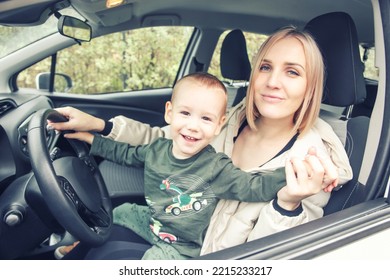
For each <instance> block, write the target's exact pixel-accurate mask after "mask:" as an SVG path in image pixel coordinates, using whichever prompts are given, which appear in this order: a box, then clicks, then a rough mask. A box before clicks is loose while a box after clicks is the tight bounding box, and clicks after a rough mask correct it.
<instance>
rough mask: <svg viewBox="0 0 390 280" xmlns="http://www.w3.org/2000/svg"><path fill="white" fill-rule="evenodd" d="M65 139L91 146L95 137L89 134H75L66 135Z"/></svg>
mask: <svg viewBox="0 0 390 280" xmlns="http://www.w3.org/2000/svg"><path fill="white" fill-rule="evenodd" d="M64 137H65V138H68V139H77V140H80V141H84V142H86V143H88V144H90V145H91V144H92V142H93V139H94V137H95V136H94V135H93V134H92V133H89V132H74V133H67V134H64Z"/></svg>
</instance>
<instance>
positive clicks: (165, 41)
mask: <svg viewBox="0 0 390 280" xmlns="http://www.w3.org/2000/svg"><path fill="white" fill-rule="evenodd" d="M193 30H194V28H192V27H151V28H142V29H136V30H130V31H124V32H118V33H114V34H109V35H106V36H102V37H98V38H95V39H93V40H92V41H91V42H89V43H83V44H82V45H74V46H72V47H70V48H67V49H64V50H62V51H59V52H58V53H57V57H56V60H55V61H56V65H55V69H56V70H55V72H56V75H55V81H54V91H55V92H69V93H77V94H101V93H111V92H124V91H134V90H143V89H157V88H164V87H172V86H173V83H174V81H175V78H176V74H177V71H178V69H179V66H180V63H181V60H182V57H183V55H184V52H185V50H186V47H187V44H188V41H189V39H190V37H191V34H192V32H193ZM51 64H52V57H49V58H46V59H45V60H42V61H41V62H39V63H36V64H35V65H33V66H31V67H29V68H28V69H26V70H24V71H23V72H21V73H20V74H19V76H18V79H17V85H18V87H23V88H39V89H49V81H50V69H51Z"/></svg>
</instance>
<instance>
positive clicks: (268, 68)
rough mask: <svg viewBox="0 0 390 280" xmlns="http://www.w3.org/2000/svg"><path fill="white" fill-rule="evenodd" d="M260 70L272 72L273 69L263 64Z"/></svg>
mask: <svg viewBox="0 0 390 280" xmlns="http://www.w3.org/2000/svg"><path fill="white" fill-rule="evenodd" d="M259 70H260V71H269V70H271V67H270V66H269V65H267V64H263V65H260V67H259Z"/></svg>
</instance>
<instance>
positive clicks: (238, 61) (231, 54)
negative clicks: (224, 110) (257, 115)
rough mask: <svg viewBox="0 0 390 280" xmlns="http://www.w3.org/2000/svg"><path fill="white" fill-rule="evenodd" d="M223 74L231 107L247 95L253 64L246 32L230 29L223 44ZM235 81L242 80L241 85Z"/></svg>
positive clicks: (221, 56)
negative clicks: (249, 55) (247, 44)
mask: <svg viewBox="0 0 390 280" xmlns="http://www.w3.org/2000/svg"><path fill="white" fill-rule="evenodd" d="M220 68H221V74H222V76H223V77H224V78H225V79H229V80H231V82H229V83H226V82H225V85H226V89H227V91H228V96H229V100H228V103H229V107H233V106H235V105H237V104H238V103H239V102H240V101H241V100H242V99H243V98H244V97H245V95H246V90H247V84H248V81H249V77H250V75H251V64H250V61H249V57H248V51H247V46H246V40H245V36H244V33H243V32H242V31H241V30H239V29H234V30H232V31H230V32H229V33H228V34H227V35H226V37H225V39H224V41H223V42H222V46H221V54H220ZM234 81H242V83H240V84H239V85H236V84H234V83H233V82H234Z"/></svg>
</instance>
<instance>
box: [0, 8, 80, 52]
mask: <svg viewBox="0 0 390 280" xmlns="http://www.w3.org/2000/svg"><path fill="white" fill-rule="evenodd" d="M61 14H64V15H72V16H75V17H79V18H80V15H78V14H77V13H76V11H75V10H73V9H71V8H67V9H65V10H62V11H61ZM57 23H58V19H57V18H56V17H55V16H54V15H53V16H51V17H50V18H49V19H48V20H47V21H46V22H45V23H44V24H41V25H36V26H20V27H19V26H4V25H0V58H2V57H4V56H6V55H8V54H10V53H13V52H15V51H17V50H19V49H21V48H23V47H25V46H27V45H29V44H31V43H33V42H35V41H38V40H40V39H42V38H44V37H46V36H48V35H50V34H53V33H56V32H58V30H57Z"/></svg>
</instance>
